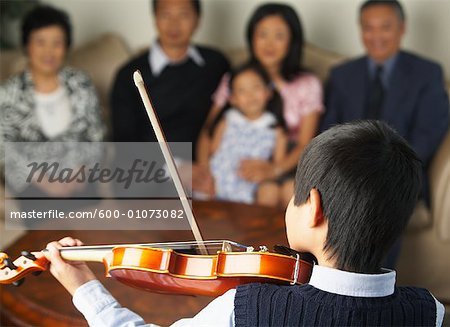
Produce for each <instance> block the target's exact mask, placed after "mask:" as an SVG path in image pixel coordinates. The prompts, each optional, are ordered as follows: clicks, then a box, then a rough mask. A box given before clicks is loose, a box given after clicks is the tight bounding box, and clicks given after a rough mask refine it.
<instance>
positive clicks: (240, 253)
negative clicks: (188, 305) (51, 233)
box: [0, 240, 313, 296]
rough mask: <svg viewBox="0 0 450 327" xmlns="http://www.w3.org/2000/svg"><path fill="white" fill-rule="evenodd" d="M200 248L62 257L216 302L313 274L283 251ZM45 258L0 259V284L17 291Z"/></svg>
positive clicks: (307, 263)
mask: <svg viewBox="0 0 450 327" xmlns="http://www.w3.org/2000/svg"><path fill="white" fill-rule="evenodd" d="M202 245H203V247H204V248H206V249H207V251H209V252H211V254H207V255H204V254H200V253H199V252H200V247H199V244H198V243H197V242H172V243H152V244H131V245H126V244H123V245H99V246H76V247H63V248H61V249H60V254H61V257H62V258H64V259H65V260H69V261H89V262H100V263H103V264H104V266H105V271H106V276H107V277H112V278H114V279H116V280H118V281H119V282H122V283H123V284H125V285H128V286H132V287H135V288H139V289H143V290H147V291H152V292H156V293H171V294H183V295H204V296H218V295H221V294H223V293H225V292H226V291H227V290H229V289H231V288H236V287H237V286H238V285H241V284H246V283H254V282H260V283H277V284H291V285H294V284H302V283H306V282H308V281H309V278H310V276H311V272H312V268H313V257H312V256H311V255H309V254H305V253H298V252H295V251H294V250H290V249H288V248H285V247H282V246H277V247H276V249H277V251H278V252H279V253H271V252H268V250H267V248H265V247H264V246H262V247H260V249H259V250H258V251H255V249H254V248H253V247H248V246H244V245H241V244H239V243H236V242H232V241H226V240H220V241H203V244H202ZM212 252H215V253H212ZM47 253H48V251H47V250H43V251H41V252H27V251H24V252H22V256H21V257H19V258H17V259H16V260H14V261H11V260H10V259H9V258H8V256H7V255H6V254H5V253H0V260H1V261H0V283H1V284H10V283H13V284H15V285H16V286H18V285H20V284H22V282H23V281H24V277H25V276H26V275H28V274H30V273H33V274H37V273H40V272H42V271H44V270H47V267H48V263H49V261H48V260H47V258H46V254H47Z"/></svg>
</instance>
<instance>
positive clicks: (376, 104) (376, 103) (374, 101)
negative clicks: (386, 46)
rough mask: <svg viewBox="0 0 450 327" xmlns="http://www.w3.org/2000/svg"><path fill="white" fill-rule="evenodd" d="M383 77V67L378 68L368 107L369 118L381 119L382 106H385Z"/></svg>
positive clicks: (371, 87)
mask: <svg viewBox="0 0 450 327" xmlns="http://www.w3.org/2000/svg"><path fill="white" fill-rule="evenodd" d="M382 75H383V66H377V68H376V71H375V78H374V79H373V80H372V83H371V86H370V90H369V101H368V104H367V105H368V107H367V118H369V119H380V114H381V106H382V105H383V98H384V89H383V82H382V80H381V77H382Z"/></svg>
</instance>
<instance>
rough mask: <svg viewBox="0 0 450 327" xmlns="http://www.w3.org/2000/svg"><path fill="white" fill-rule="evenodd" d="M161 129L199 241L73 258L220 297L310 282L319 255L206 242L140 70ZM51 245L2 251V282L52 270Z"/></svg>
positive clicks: (95, 251) (100, 249)
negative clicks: (244, 287) (249, 286)
mask: <svg viewBox="0 0 450 327" xmlns="http://www.w3.org/2000/svg"><path fill="white" fill-rule="evenodd" d="M133 78H134V82H135V84H136V87H137V88H138V91H139V94H140V95H141V98H142V101H143V103H144V106H145V108H146V111H147V114H148V117H149V119H150V122H151V124H152V127H153V130H154V131H155V134H156V137H157V139H158V143H159V145H160V147H161V151H162V153H163V155H164V158H165V161H166V164H167V168H168V170H169V172H170V175H171V177H172V180H173V182H174V185H175V188H176V190H177V192H178V195H179V198H180V201H181V204H182V206H183V209H184V211H185V214H186V217H187V219H188V222H189V224H190V227H191V230H192V232H193V234H194V238H195V241H191V242H171V243H148V244H115V245H98V246H77V247H63V248H61V249H59V251H60V254H61V257H62V258H63V259H65V260H69V261H90V262H100V263H103V264H104V266H105V270H106V276H107V277H112V278H114V279H116V280H118V281H119V282H122V283H124V284H126V285H129V286H132V287H136V288H139V289H144V290H148V291H152V292H157V293H172V294H185V295H205V296H218V295H221V294H223V293H225V292H226V291H227V290H229V289H231V288H236V287H237V286H238V285H241V284H245V283H253V282H260V283H277V284H291V285H295V284H302V283H306V282H308V281H309V279H310V276H311V272H312V269H313V265H314V261H315V258H314V257H313V256H312V255H311V254H308V253H300V252H296V251H294V250H291V249H289V248H287V247H284V246H275V252H274V253H272V252H269V251H268V249H267V248H266V247H265V246H262V247H260V248H259V250H257V251H255V249H254V248H253V247H251V246H245V245H241V244H239V243H236V242H233V241H227V240H220V241H204V240H203V238H202V235H201V232H200V230H199V228H198V225H197V223H196V220H195V217H194V213H193V210H192V206H191V203H190V202H189V201H188V197H187V195H186V192H185V190H184V187H183V184H182V182H181V178H180V175H179V173H178V170H177V167H176V165H175V161H174V159H173V156H172V154H171V152H170V148H169V147H168V144H167V141H166V138H165V136H164V134H163V132H162V128H161V126H160V123H159V120H158V117H157V116H156V112H155V110H154V109H153V106H152V104H151V101H150V98H149V96H148V94H147V91H146V89H145V85H144V81H143V79H142V76H141V74H140V73H139V71H136V72H135V73H134V75H133ZM47 254H48V250H42V251H40V252H27V251H24V252H22V256H21V257H19V258H18V259H16V260H14V261H11V259H10V258H9V257H8V256H7V255H6V254H5V253H0V283H1V284H9V283H13V284H14V285H20V284H21V283H22V282H23V280H24V279H23V278H24V276H25V275H27V274H29V273H33V274H39V273H40V272H42V271H44V270H46V269H47V266H48V264H49V261H48V259H47V257H46V255H47Z"/></svg>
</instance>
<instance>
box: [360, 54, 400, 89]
mask: <svg viewBox="0 0 450 327" xmlns="http://www.w3.org/2000/svg"><path fill="white" fill-rule="evenodd" d="M397 58H398V53H397V54H395V55H393V56H392V57H390V58H389V59H387V60H386V61H385V62H383V63H382V64H379V63H376V62H375V61H373V60H372V59H371V58H370V57H368V59H367V64H368V68H369V77H370V79H371V80H373V79H374V78H375V73H376V70H377V66H380V65H381V66H383V72H382V73H381V82H382V83H383V87H384V89H387V88H388V87H389V81H390V78H391V76H392V71H393V70H394V67H395V64H396V62H397Z"/></svg>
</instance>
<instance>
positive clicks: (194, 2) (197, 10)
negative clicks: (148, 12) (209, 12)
mask: <svg viewBox="0 0 450 327" xmlns="http://www.w3.org/2000/svg"><path fill="white" fill-rule="evenodd" d="M151 1H152V4H151V6H152V9H153V14H154V15H156V10H157V9H158V2H159V1H160V0H151ZM191 4H192V7H193V8H194V10H195V13H196V14H197V16H198V17H200V15H201V13H202V6H201V4H200V0H191Z"/></svg>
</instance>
